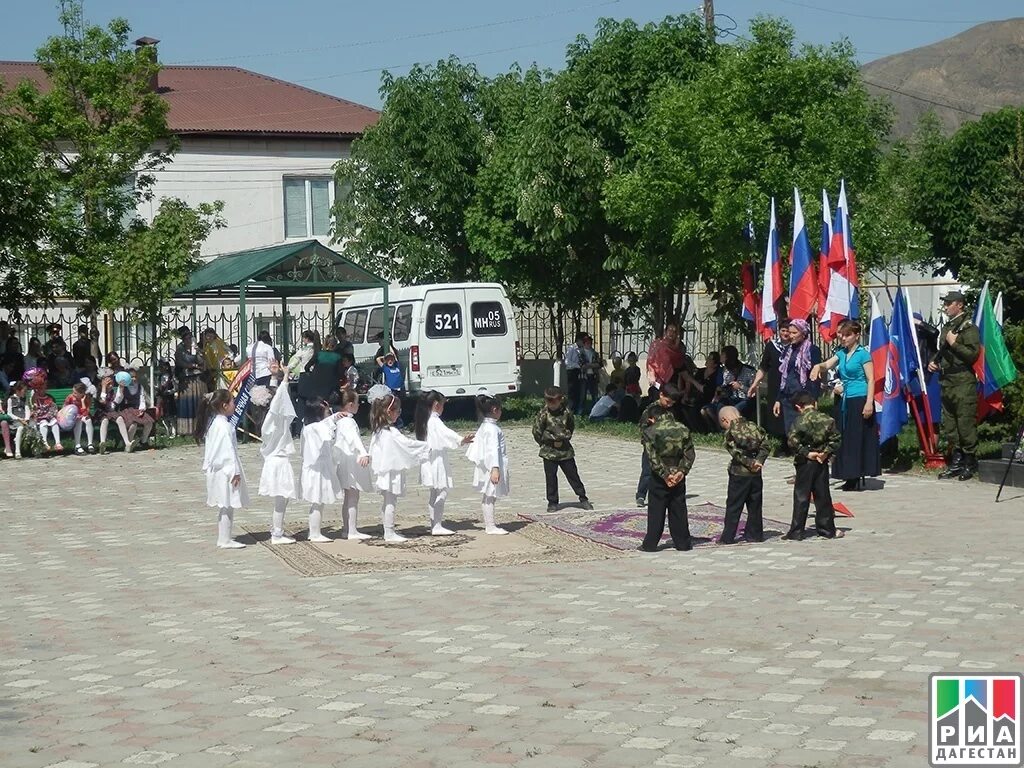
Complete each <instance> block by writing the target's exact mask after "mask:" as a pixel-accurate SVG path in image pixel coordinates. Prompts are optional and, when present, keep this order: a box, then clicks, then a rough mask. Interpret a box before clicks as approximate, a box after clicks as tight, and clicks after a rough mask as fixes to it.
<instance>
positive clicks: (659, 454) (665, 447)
mask: <svg viewBox="0 0 1024 768" xmlns="http://www.w3.org/2000/svg"><path fill="white" fill-rule="evenodd" d="M660 393H661V395H662V396H663V397H665V398H667V399H670V400H674V401H676V402H678V400H679V390H678V389H676V388H675V387H673V386H672V385H671V384H667V383H666V384H663V385H662V386H661V390H660ZM640 441H641V442H642V443H643V446H644V450H645V451H646V452H647V456H648V458H649V460H650V463H651V486H650V493H649V495H648V497H647V535H645V536H644V540H643V543H642V544H641V545H640V547H639V548H640V549H641V550H643V551H644V552H656V551H657V550H658V546H659V544H660V542H661V535H662V534H663V533H664V532H665V518H666V516H667V517H668V530H669V533H670V534H671V536H672V546H673V547H675V548H676V549H678V550H680V551H683V552H685V551H688V550H691V549H693V541H692V539H691V538H690V525H689V521H688V519H687V514H686V475H687V474H689V472H690V469H691V468H692V467H693V461H694V457H695V453H694V449H693V439H692V438H691V437H690V430H689V429H687V427H686V425H685V424H682V423H681V422H679V421H677V420H676V417H675V413H674V411H673V410H672V409H669V410H667V411H666V412H665V413H664V414H662V415H660V416H658V415H655V417H654V419H653V420H652V422H651V423H650V424H648V425H646V426H644V427H642V429H641V431H640Z"/></svg>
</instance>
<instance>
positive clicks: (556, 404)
mask: <svg viewBox="0 0 1024 768" xmlns="http://www.w3.org/2000/svg"><path fill="white" fill-rule="evenodd" d="M575 429H576V420H575V418H574V417H573V415H572V411H570V410H569V409H568V408H567V407H566V403H565V395H563V394H562V390H561V389H559V388H558V387H548V388H547V389H546V390H544V407H543V408H541V409H540V411H539V412H538V413H537V416H536V417H535V418H534V420H533V439H534V440H536V441H537V445H539V446H540V457H541V458H542V459H543V460H544V485H545V490H546V491H547V497H548V512H556V511H557V510H558V470H559V469H561V470H562V474H564V475H565V479H566V480H568V481H569V485H571V486H572V490H573V492H574V493H575V494H576V495H577V496H579V497H580V506H581V507H582V508H583V509H593V508H594V505H593V504H591V503H590V501H589V500H588V499H587V489H586V488H584V487H583V481H582V480H580V472H579V469H578V468H577V467H576V452H575V451H574V450H573V448H572V443H571V442H570V441H571V440H572V433H573V432H574V431H575Z"/></svg>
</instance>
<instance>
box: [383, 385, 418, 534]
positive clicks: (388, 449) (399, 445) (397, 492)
mask: <svg viewBox="0 0 1024 768" xmlns="http://www.w3.org/2000/svg"><path fill="white" fill-rule="evenodd" d="M401 413H402V402H401V401H400V400H399V399H398V398H397V397H395V396H394V395H393V394H392V395H383V396H382V397H380V398H379V399H377V400H374V401H373V405H372V406H371V408H370V429H371V430H373V436H372V437H371V438H370V466H371V467H372V469H373V477H374V487H376V488H377V490H378V491H380V492H381V494H382V495H383V501H382V504H381V519H382V521H383V523H384V541H408V539H406V538H405V536H402V535H401V534H400V533H397V532H396V531H395V506H396V504H397V502H398V497H399V496H403V495H405V471H406V470H407V469H417V468H419V466H420V464H422V463H423V462H424V461H426V460H427V459H428V458H429V457H430V448H429V446H428V445H427V444H426V443H423V442H420V441H419V440H413V439H411V438H408V437H406V436H405V435H403V434H402V433H401V432H399V431H398V429H396V428H395V427H393V426H392V425H393V424H394V423H395V422H396V421H398V417H399V416H400V415H401Z"/></svg>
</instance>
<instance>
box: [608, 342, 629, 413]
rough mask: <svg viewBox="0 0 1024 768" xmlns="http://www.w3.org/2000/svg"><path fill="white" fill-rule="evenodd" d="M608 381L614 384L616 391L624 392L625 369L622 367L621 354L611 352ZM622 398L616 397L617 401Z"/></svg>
mask: <svg viewBox="0 0 1024 768" xmlns="http://www.w3.org/2000/svg"><path fill="white" fill-rule="evenodd" d="M608 381H609V382H611V383H612V384H614V385H615V389H616V390H617V391H620V392H622V394H623V395H625V394H626V369H625V368H623V367H622V355H621V354H620V353H619V352H612V369H611V370H610V371H609V372H608ZM621 399H622V398H616V401H615V402H619V401H620V400H621Z"/></svg>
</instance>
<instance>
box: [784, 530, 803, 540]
mask: <svg viewBox="0 0 1024 768" xmlns="http://www.w3.org/2000/svg"><path fill="white" fill-rule="evenodd" d="M782 540H783V541H803V540H804V532H803V531H797V532H795V533H794V532H790V533H784V534H783V535H782Z"/></svg>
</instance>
